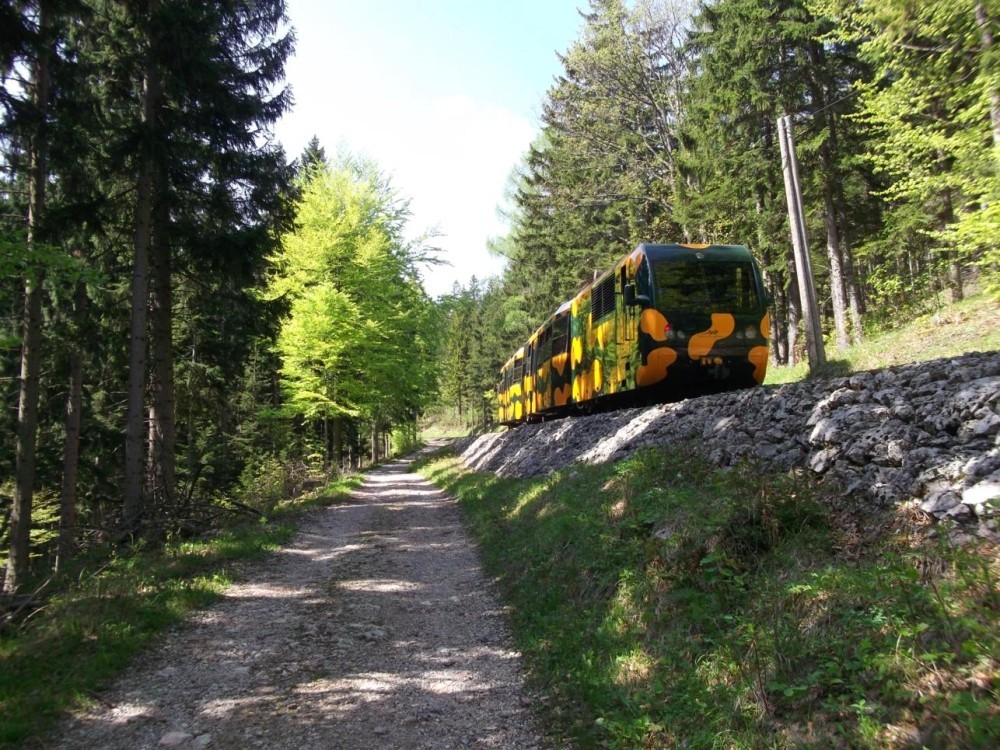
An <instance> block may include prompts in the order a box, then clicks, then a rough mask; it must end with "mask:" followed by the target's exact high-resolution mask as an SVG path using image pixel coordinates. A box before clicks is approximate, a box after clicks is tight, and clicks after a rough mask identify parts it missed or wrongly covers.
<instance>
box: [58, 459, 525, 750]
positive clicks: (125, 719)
mask: <svg viewBox="0 0 1000 750" xmlns="http://www.w3.org/2000/svg"><path fill="white" fill-rule="evenodd" d="M436 447H440V445H432V446H430V447H429V448H430V449H433V448H436ZM409 463H410V462H409V461H406V460H403V461H396V462H394V463H391V464H389V465H387V466H385V467H382V468H379V469H377V470H375V471H373V472H371V473H370V474H368V475H367V477H366V479H365V482H364V484H363V485H362V486H361V487H360V488H359V489H358V490H357V491H356V492H355V493H354V494H353V495H352V496H351V498H350V500H349V501H348V502H347V503H345V504H340V505H334V506H330V507H327V508H324V509H322V510H319V511H316V512H315V514H314V515H313V517H312V518H306V519H304V521H303V523H302V524H301V526H300V529H301V530H300V532H299V533H298V535H297V536H296V537H295V538H294V540H293V541H292V542H291V543H290V544H289V545H288V546H286V547H284V548H283V549H281V550H280V551H279V552H278V553H277V554H275V555H272V556H271V557H270V558H269V559H268V560H267V561H265V562H264V563H259V564H257V566H256V567H252V568H249V569H247V570H246V571H245V575H244V576H242V582H241V583H238V584H236V585H234V586H232V587H230V588H229V589H228V590H227V591H226V592H225V594H224V596H223V598H222V600H221V601H220V602H218V603H217V604H215V605H213V606H211V607H209V608H207V609H204V610H201V611H200V612H198V613H196V614H195V615H194V617H192V618H191V619H190V620H189V621H188V622H187V623H186V624H185V625H183V626H181V627H178V628H176V629H174V630H173V631H170V632H168V633H167V634H165V635H164V636H163V637H162V639H161V640H160V642H159V643H158V645H156V646H155V647H153V648H151V649H149V650H147V651H145V652H143V653H142V654H141V655H140V656H139V657H138V658H137V659H136V662H135V664H134V665H133V667H132V668H131V669H130V670H129V671H128V672H127V673H126V674H124V675H123V676H122V677H121V678H120V679H119V680H118V681H117V682H115V683H113V684H112V685H110V686H109V688H108V689H107V690H104V691H102V692H101V693H100V694H99V695H98V696H96V699H95V700H94V701H93V702H92V704H91V705H90V706H89V707H88V708H85V709H82V710H78V711H77V712H76V713H75V714H74V715H73V716H72V717H70V718H69V719H68V720H67V721H66V722H64V723H63V724H62V725H61V726H60V727H58V728H57V730H56V732H55V733H54V734H53V738H52V740H51V742H50V743H48V744H46V747H52V748H98V747H99V748H106V749H108V750H113V749H115V748H122V749H124V748H129V750H132V749H133V748H154V747H180V748H240V749H241V750H244V749H246V748H254V747H266V748H278V747H291V748H296V749H297V750H309V749H310V748H314V749H315V750H321V749H322V750H327V749H330V748H352V749H358V750H363V749H364V748H387V747H393V748H488V747H503V748H509V747H517V748H532V747H538V746H540V745H541V740H540V738H539V735H538V733H537V729H536V727H535V723H534V722H535V719H534V715H533V710H532V706H533V700H532V699H531V698H530V697H529V696H527V695H526V694H525V693H524V690H523V687H522V681H521V671H520V655H519V654H518V653H516V652H515V651H513V647H512V646H511V641H510V638H509V634H508V631H507V627H506V613H505V611H504V610H503V608H502V606H501V605H500V604H499V600H498V599H497V598H496V597H495V595H494V593H493V591H492V586H491V585H490V583H489V582H488V581H487V580H486V579H485V578H484V576H483V573H482V572H481V569H480V567H479V562H478V557H477V553H476V550H475V547H474V546H473V544H472V542H470V540H469V538H468V537H467V536H466V532H465V530H464V528H463V524H462V515H461V511H460V509H459V508H458V506H457V505H456V504H455V503H454V501H452V500H451V499H449V498H448V497H447V496H446V495H444V494H443V493H442V492H440V491H439V490H437V489H435V488H434V487H433V486H432V485H431V484H430V483H428V482H427V481H426V480H424V479H422V478H421V477H419V476H418V475H416V474H413V473H410V470H409Z"/></svg>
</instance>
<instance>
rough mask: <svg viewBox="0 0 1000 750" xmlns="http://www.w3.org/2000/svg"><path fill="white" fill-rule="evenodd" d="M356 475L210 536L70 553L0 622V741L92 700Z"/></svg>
mask: <svg viewBox="0 0 1000 750" xmlns="http://www.w3.org/2000/svg"><path fill="white" fill-rule="evenodd" d="M358 481H359V480H358V479H357V478H356V477H352V478H346V479H341V480H339V481H338V482H336V483H335V484H333V485H330V486H328V487H326V488H325V489H323V490H322V491H319V492H314V493H311V494H309V495H303V496H300V497H298V498H295V499H294V500H288V499H286V500H283V501H280V502H279V501H278V500H277V499H273V500H272V501H270V502H269V505H268V508H269V515H268V516H266V517H262V518H261V519H260V520H259V522H257V523H246V524H243V525H238V526H233V527H230V528H227V529H224V530H221V531H220V532H218V533H216V534H215V535H213V536H212V537H211V538H205V539H199V540H176V541H173V542H169V543H167V544H166V545H165V546H163V547H156V548H153V547H148V548H144V547H143V546H142V545H137V546H133V547H129V548H125V549H123V550H118V551H116V550H114V549H96V550H93V551H91V553H90V554H89V555H88V556H86V557H83V558H78V559H76V560H74V561H73V562H72V569H71V570H70V569H67V570H64V571H63V572H62V573H60V575H59V576H58V577H56V578H54V579H52V581H51V582H50V584H49V586H48V587H47V588H46V589H45V591H46V593H48V596H47V598H46V599H45V601H44V604H43V605H41V606H38V607H36V608H33V609H32V611H31V613H30V615H28V616H27V617H25V618H23V619H22V620H20V621H19V622H17V623H11V624H8V626H7V627H6V628H5V629H3V630H2V631H0V747H3V748H7V747H23V746H25V745H26V744H27V743H29V742H31V741H32V740H34V741H35V742H36V744H37V743H39V742H40V740H39V739H38V738H39V737H40V735H42V734H43V733H44V732H45V731H47V730H48V729H49V728H50V727H51V726H52V725H53V724H54V722H55V721H56V720H57V719H58V717H59V716H60V714H61V713H62V712H63V711H65V710H66V709H68V708H70V707H72V706H74V705H81V704H83V703H86V702H87V701H89V700H91V696H92V695H93V694H94V692H95V691H96V690H97V689H98V688H99V686H100V685H101V684H103V683H104V682H106V681H107V680H108V679H110V678H111V677H114V676H115V675H116V674H118V673H119V672H121V671H123V670H124V669H125V668H126V667H127V666H128V664H129V662H130V660H131V657H132V656H133V655H134V654H135V653H136V651H138V650H139V649H140V648H142V647H143V646H144V645H145V644H147V643H148V642H149V641H150V639H152V638H154V637H155V636H156V635H157V634H158V633H160V632H162V631H163V630H164V629H166V628H168V627H169V626H171V625H173V624H176V623H178V622H179V621H180V620H181V619H182V618H183V617H184V616H185V614H187V613H188V612H190V611H191V610H193V609H196V608H199V607H204V606H206V605H208V604H210V603H212V602H213V601H215V600H216V599H217V598H218V597H219V595H220V593H221V591H222V590H223V589H224V588H225V586H226V585H227V584H228V583H230V581H232V580H233V579H234V578H236V577H238V576H239V572H240V564H241V563H244V562H248V561H253V560H258V559H261V558H263V557H264V556H266V555H267V554H268V553H269V552H270V551H272V550H274V549H276V548H277V547H278V546H280V545H281V544H282V543H283V542H285V541H287V540H288V539H289V538H291V536H292V534H293V533H294V531H295V521H296V517H297V515H298V514H299V513H301V512H302V511H303V510H306V509H309V508H311V507H316V506H320V505H327V504H330V503H331V502H335V501H337V500H338V499H339V498H342V497H344V496H345V495H346V494H347V493H348V492H349V491H350V489H351V488H353V487H354V486H356V485H357V484H358ZM38 746H39V747H41V746H43V745H42V744H38Z"/></svg>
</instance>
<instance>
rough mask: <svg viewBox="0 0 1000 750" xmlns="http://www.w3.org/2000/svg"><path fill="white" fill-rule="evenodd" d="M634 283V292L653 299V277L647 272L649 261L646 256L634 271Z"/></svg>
mask: <svg viewBox="0 0 1000 750" xmlns="http://www.w3.org/2000/svg"><path fill="white" fill-rule="evenodd" d="M635 281H636V287H637V289H636V291H637V293H638V294H640V295H645V296H646V297H649V298H650V299H652V298H653V276H652V274H651V273H650V270H649V259H648V258H646V256H643V257H642V262H641V263H639V268H638V269H637V270H636V274H635Z"/></svg>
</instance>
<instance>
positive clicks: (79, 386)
mask: <svg viewBox="0 0 1000 750" xmlns="http://www.w3.org/2000/svg"><path fill="white" fill-rule="evenodd" d="M75 307H76V310H75V312H76V316H77V318H78V319H79V318H81V317H82V316H83V313H84V310H85V309H86V307H87V289H86V287H85V286H84V285H83V284H77V286H76V306H75ZM82 410H83V350H82V349H81V348H80V346H79V344H77V343H74V344H73V345H72V349H71V350H70V353H69V397H68V398H67V399H66V440H65V447H64V449H63V477H62V492H61V493H60V495H59V543H58V550H57V554H56V568H57V569H58V568H59V567H61V566H62V564H63V563H64V562H66V561H67V560H69V559H70V558H71V557H72V556H73V554H74V552H75V548H76V484H77V474H78V470H79V464H80V422H81V418H82Z"/></svg>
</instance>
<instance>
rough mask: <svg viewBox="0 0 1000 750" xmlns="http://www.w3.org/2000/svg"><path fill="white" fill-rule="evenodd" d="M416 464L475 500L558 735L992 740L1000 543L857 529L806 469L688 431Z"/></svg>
mask: <svg viewBox="0 0 1000 750" xmlns="http://www.w3.org/2000/svg"><path fill="white" fill-rule="evenodd" d="M421 470H422V471H423V472H424V473H425V475H426V476H428V477H429V478H430V479H432V480H433V481H434V482H436V483H438V484H439V485H441V486H442V487H443V488H445V489H446V490H448V491H449V492H451V493H453V494H454V495H455V496H456V497H457V498H459V500H460V502H461V503H462V505H463V507H464V508H465V510H466V512H467V517H468V519H469V525H470V528H471V530H472V532H473V533H474V535H475V537H476V539H477V540H478V542H479V544H480V545H481V549H482V554H483V557H484V563H485V565H486V567H487V568H488V570H489V572H490V573H491V575H493V576H496V577H497V579H498V581H499V582H500V585H501V586H502V589H503V591H504V594H505V596H506V598H507V603H508V604H509V605H510V606H511V608H512V613H513V614H512V618H513V619H512V624H513V628H514V631H515V637H516V639H517V642H518V648H519V649H520V650H521V651H522V653H523V654H524V658H525V662H526V666H527V668H528V670H529V673H530V675H531V678H532V681H533V685H534V687H535V689H537V690H538V691H540V692H541V693H542V694H543V695H544V696H545V697H544V698H543V700H542V701H541V704H542V705H543V706H545V711H546V716H547V718H548V720H549V722H550V724H551V727H552V731H553V734H554V736H555V737H556V741H557V744H559V745H560V746H567V747H608V748H645V747H650V748H663V747H684V748H748V749H750V748H754V749H756V748H830V747H843V748H873V749H874V748H893V747H898V748H910V747H914V748H920V747H927V748H954V747H968V748H987V747H996V746H998V745H1000V710H998V702H997V665H998V661H997V659H998V656H997V654H998V653H1000V652H998V648H997V647H998V645H1000V643H998V640H1000V631H998V629H997V627H996V626H997V612H998V608H1000V598H998V592H997V581H996V572H997V571H996V555H995V549H985V548H984V549H978V548H975V547H967V548H960V549H959V548H952V547H950V546H948V545H947V544H945V543H943V542H935V543H932V544H930V545H929V546H928V544H927V543H918V542H917V541H916V540H917V537H916V536H915V535H912V534H910V535H907V534H901V533H899V532H892V531H891V530H890V529H891V528H893V525H892V524H887V526H886V529H885V532H884V534H881V535H876V536H872V535H868V536H867V537H866V541H865V542H863V543H862V542H856V541H854V540H853V539H852V538H851V536H850V535H849V534H847V533H846V532H845V531H844V530H843V529H842V528H841V526H840V525H839V524H838V523H837V521H836V519H835V518H834V517H832V516H831V514H830V513H829V512H828V510H827V508H828V507H829V506H827V505H826V504H824V503H823V502H822V497H821V496H819V494H818V490H817V489H816V488H815V487H814V486H813V485H811V484H810V483H809V482H808V481H807V479H806V478H804V477H796V476H794V475H793V476H783V477H782V476H774V475H764V474H761V473H760V472H758V471H756V470H755V469H754V468H753V467H744V468H743V469H740V470H735V471H730V472H723V471H719V470H715V469H712V468H710V467H708V466H707V465H706V464H705V462H703V461H702V460H700V458H699V456H698V454H697V453H696V452H695V451H694V450H693V449H683V450H671V451H663V450H662V449H661V450H656V451H650V452H645V453H641V454H638V455H635V456H633V457H632V458H629V459H628V460H626V461H624V462H622V463H619V464H617V465H613V466H612V465H605V466H596V467H595V466H574V467H571V468H569V469H565V470H563V471H561V472H558V473H556V474H554V475H552V476H550V477H547V478H542V479H520V480H513V479H498V478H497V477H495V476H492V475H484V474H477V473H473V472H469V471H467V470H464V469H462V468H461V467H460V465H459V464H458V462H457V460H456V459H453V458H451V459H440V460H437V461H435V462H433V463H429V464H427V465H425V466H423V468H422V469H421ZM896 526H897V528H898V525H896ZM872 539H875V540H876V541H875V543H872Z"/></svg>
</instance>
